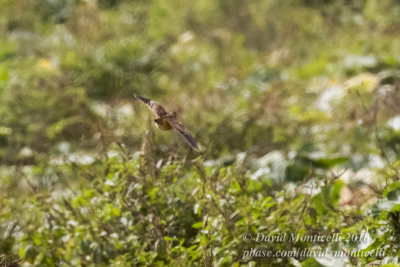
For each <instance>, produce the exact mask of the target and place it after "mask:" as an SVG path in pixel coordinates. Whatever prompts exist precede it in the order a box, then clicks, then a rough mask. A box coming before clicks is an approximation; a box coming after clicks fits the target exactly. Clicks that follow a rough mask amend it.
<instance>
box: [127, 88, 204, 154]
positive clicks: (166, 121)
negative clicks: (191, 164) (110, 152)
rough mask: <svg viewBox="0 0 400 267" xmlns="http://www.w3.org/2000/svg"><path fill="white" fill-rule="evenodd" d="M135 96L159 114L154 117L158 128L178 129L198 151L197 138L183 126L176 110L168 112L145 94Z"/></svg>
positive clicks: (166, 129)
mask: <svg viewBox="0 0 400 267" xmlns="http://www.w3.org/2000/svg"><path fill="white" fill-rule="evenodd" d="M134 96H135V97H136V98H137V99H139V100H140V101H142V102H143V103H145V104H146V106H147V107H148V108H149V109H150V110H151V111H152V112H153V113H154V114H156V115H157V118H156V119H154V122H155V123H156V126H157V128H159V129H160V130H165V131H168V130H171V129H174V130H176V131H177V132H178V133H179V134H180V135H181V136H182V138H183V139H184V140H185V141H186V143H188V144H189V146H190V147H191V148H192V149H194V150H196V151H198V150H199V147H198V146H197V143H196V140H194V138H193V136H192V135H191V134H190V133H189V131H188V130H187V129H186V128H185V126H183V125H182V124H181V123H180V122H179V121H178V120H177V115H176V112H175V111H174V112H173V113H168V112H167V111H165V109H164V108H163V107H162V106H161V105H160V104H158V103H157V102H155V101H153V100H151V99H148V98H145V97H143V96H140V95H137V94H134Z"/></svg>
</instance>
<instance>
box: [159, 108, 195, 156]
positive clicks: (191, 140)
mask: <svg viewBox="0 0 400 267" xmlns="http://www.w3.org/2000/svg"><path fill="white" fill-rule="evenodd" d="M165 119H166V120H167V122H168V123H169V124H170V125H171V127H172V128H174V129H175V130H176V131H177V132H178V133H179V134H180V135H181V136H182V137H183V139H185V141H186V143H188V144H189V146H190V147H191V148H193V149H194V150H199V147H198V146H197V143H196V140H194V138H193V136H192V135H191V134H190V133H189V131H188V130H187V129H186V128H185V126H183V125H182V124H181V123H180V122H179V121H177V119H176V117H175V116H166V117H165Z"/></svg>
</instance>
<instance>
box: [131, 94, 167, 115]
mask: <svg viewBox="0 0 400 267" xmlns="http://www.w3.org/2000/svg"><path fill="white" fill-rule="evenodd" d="M134 96H135V97H136V98H137V99H139V100H140V101H142V102H143V103H145V104H146V105H147V107H148V108H149V109H150V110H151V111H152V112H153V113H154V114H156V115H157V116H158V117H162V116H165V115H167V114H168V113H167V111H165V109H164V108H163V107H162V106H161V105H160V104H158V103H157V102H155V101H153V100H151V99H148V98H145V97H143V96H140V95H137V94H134Z"/></svg>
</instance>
